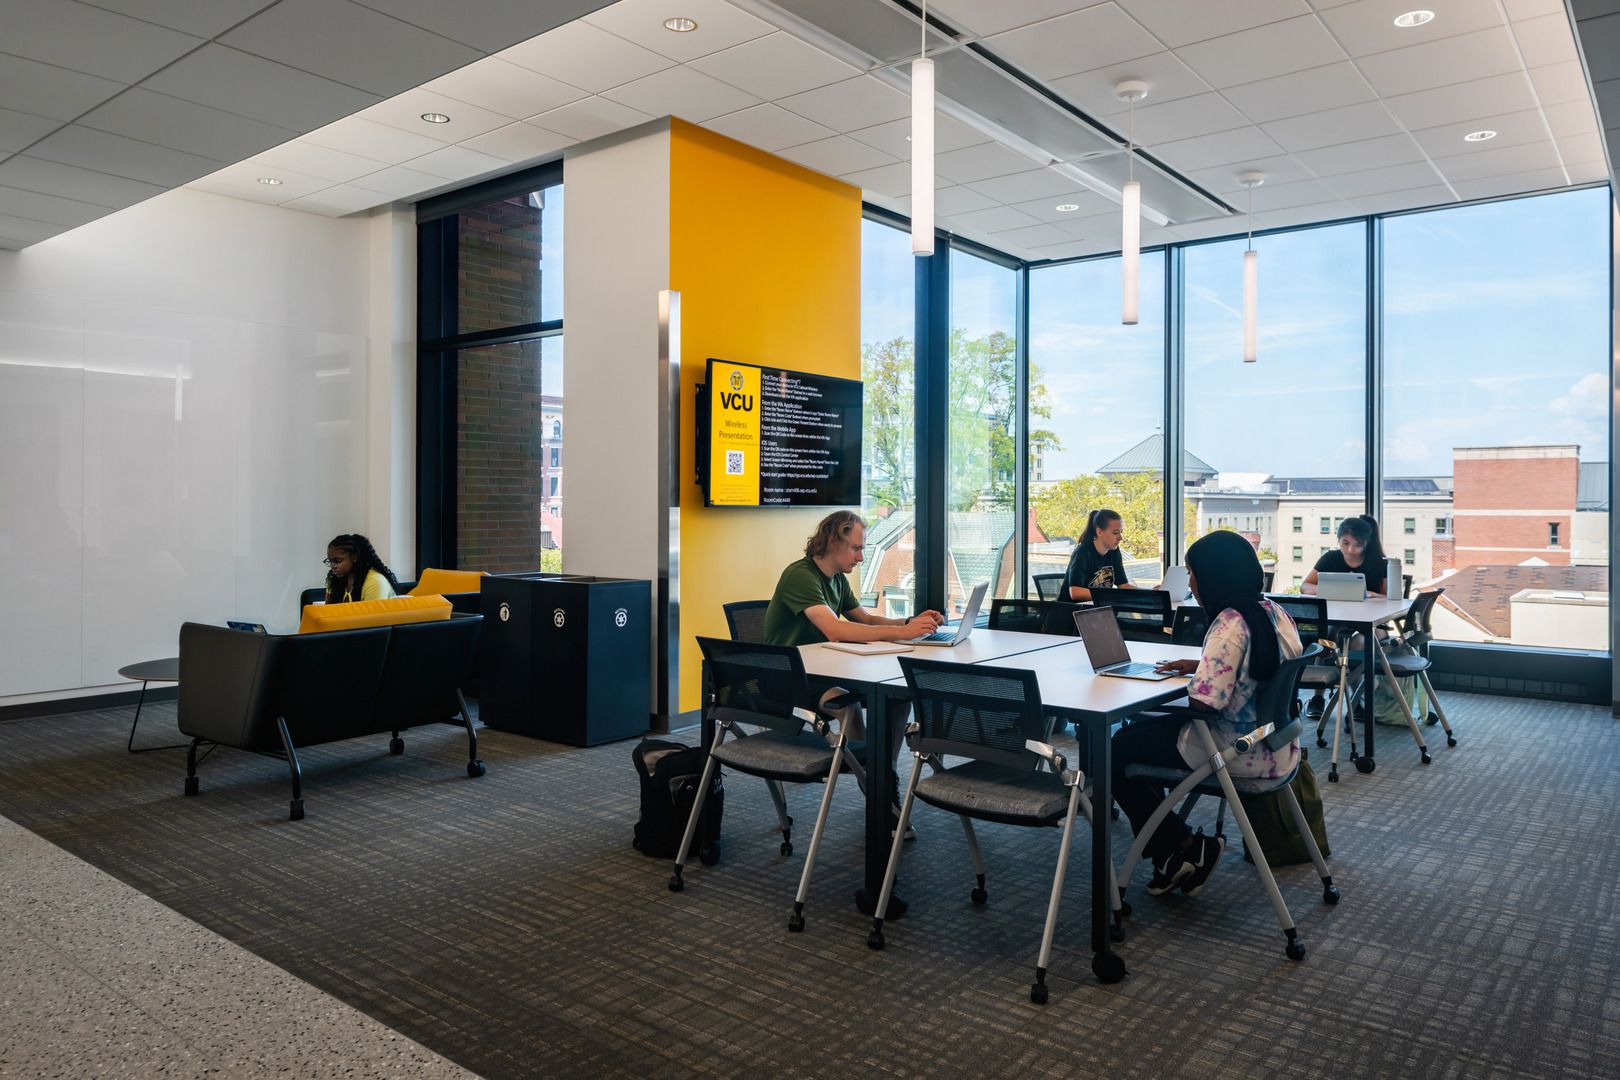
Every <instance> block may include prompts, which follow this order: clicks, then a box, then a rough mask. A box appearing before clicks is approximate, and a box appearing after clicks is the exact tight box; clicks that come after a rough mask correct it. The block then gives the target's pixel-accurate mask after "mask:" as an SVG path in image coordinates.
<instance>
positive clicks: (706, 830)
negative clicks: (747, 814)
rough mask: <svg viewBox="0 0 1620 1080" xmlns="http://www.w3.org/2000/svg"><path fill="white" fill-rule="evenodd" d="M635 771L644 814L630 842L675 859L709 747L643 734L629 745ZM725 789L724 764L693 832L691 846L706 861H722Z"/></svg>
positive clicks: (641, 849) (644, 850)
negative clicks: (635, 745)
mask: <svg viewBox="0 0 1620 1080" xmlns="http://www.w3.org/2000/svg"><path fill="white" fill-rule="evenodd" d="M630 760H631V761H633V762H635V766H636V775H637V776H638V777H640V778H641V820H640V821H637V822H636V834H635V838H634V839H633V840H632V841H631V843H633V844H635V847H636V850H637V851H639V852H641V853H642V854H643V855H652V856H654V857H656V858H660V859H673V858H674V857H675V853H676V852H677V851H679V850H680V847H681V837H682V836H683V835H684V834H685V832H686V823H687V821H688V820H690V819H691V817H692V804H693V803H695V802H696V801H697V791H698V784H699V782H701V781H702V779H703V765H704V763H705V762H706V761H707V760H708V752H707V751H705V750H704V749H703V748H702V747H700V746H687V745H686V744H685V743H678V742H671V741H669V740H667V739H643V740H642V741H641V743H640V745H638V746H637V747H636V748H635V749H634V750H632V751H630ZM725 804H726V789H725V785H724V784H723V783H722V782H721V779H720V770H719V769H718V768H716V769H715V771H714V779H713V780H711V781H710V782H709V796H708V798H706V799H704V800H703V816H702V817H701V818H699V819H698V827H697V832H696V833H695V834H694V835H693V837H692V851H691V852H689V853H688V855H689V856H690V855H693V854H695V855H696V856H697V857H698V859H699V860H700V861H701V862H702V863H703V865H704V866H713V865H714V864H715V863H717V862H719V861H720V815H721V813H722V812H723V811H724V810H725Z"/></svg>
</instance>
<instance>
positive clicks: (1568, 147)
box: [1558, 131, 1607, 168]
mask: <svg viewBox="0 0 1620 1080" xmlns="http://www.w3.org/2000/svg"><path fill="white" fill-rule="evenodd" d="M1558 153H1559V154H1560V155H1561V156H1562V157H1563V159H1564V165H1565V167H1566V168H1567V167H1568V166H1571V165H1577V164H1585V163H1586V162H1589V161H1598V162H1606V161H1607V158H1606V157H1605V155H1604V144H1603V137H1602V136H1601V135H1599V134H1598V133H1597V132H1595V131H1589V132H1587V133H1586V134H1584V135H1570V136H1567V137H1566V138H1562V139H1559V140H1558Z"/></svg>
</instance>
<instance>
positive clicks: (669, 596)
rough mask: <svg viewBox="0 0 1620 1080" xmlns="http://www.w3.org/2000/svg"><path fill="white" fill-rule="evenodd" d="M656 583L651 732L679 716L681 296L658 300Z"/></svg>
mask: <svg viewBox="0 0 1620 1080" xmlns="http://www.w3.org/2000/svg"><path fill="white" fill-rule="evenodd" d="M658 378H659V388H658V394H659V402H658V501H657V506H656V508H655V509H656V511H657V516H658V524H657V529H658V580H657V582H656V583H655V584H656V588H655V589H654V592H655V596H656V599H655V604H656V607H657V611H656V612H655V613H654V619H653V633H654V636H655V640H654V642H653V649H654V669H653V698H654V702H653V730H655V731H668V730H669V729H670V726H671V721H672V720H673V719H675V718H676V717H677V716H678V715H679V713H680V711H681V294H680V293H678V292H675V291H672V290H670V289H664V290H662V291H661V292H659V294H658Z"/></svg>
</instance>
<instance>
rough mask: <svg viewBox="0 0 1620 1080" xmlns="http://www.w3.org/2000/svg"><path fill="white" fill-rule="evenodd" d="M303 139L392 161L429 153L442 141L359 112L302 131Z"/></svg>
mask: <svg viewBox="0 0 1620 1080" xmlns="http://www.w3.org/2000/svg"><path fill="white" fill-rule="evenodd" d="M302 138H303V140H304V141H305V142H309V143H314V144H315V145H317V146H329V147H331V148H332V149H333V150H342V151H343V152H344V153H346V154H356V155H359V156H360V157H365V158H371V159H372V160H373V161H382V162H387V163H394V162H400V161H408V160H410V159H411V158H413V157H421V156H422V155H423V154H431V153H432V152H433V151H435V150H437V149H438V148H439V147H441V146H443V145H444V144H443V143H441V142H439V141H438V140H437V139H430V138H428V137H427V136H425V135H418V134H416V133H415V132H413V131H404V130H401V129H400V128H396V127H389V126H388V125H387V124H379V123H377V122H376V121H374V120H366V119H364V118H363V117H359V116H346V117H344V118H343V119H342V120H338V121H336V122H334V123H331V124H327V125H326V126H325V127H323V128H317V129H316V130H314V131H311V132H309V133H308V134H306V135H304V136H303V137H302Z"/></svg>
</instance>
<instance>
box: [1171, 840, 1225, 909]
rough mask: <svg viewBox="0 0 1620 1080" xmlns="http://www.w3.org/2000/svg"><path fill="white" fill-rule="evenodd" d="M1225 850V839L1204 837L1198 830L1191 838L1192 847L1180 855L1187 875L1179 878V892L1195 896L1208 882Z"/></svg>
mask: <svg viewBox="0 0 1620 1080" xmlns="http://www.w3.org/2000/svg"><path fill="white" fill-rule="evenodd" d="M1225 850H1226V837H1224V836H1205V835H1204V830H1203V829H1199V830H1198V835H1197V836H1195V837H1193V846H1192V848H1191V849H1190V850H1188V851H1183V852H1182V853H1181V858H1182V859H1183V865H1184V866H1186V867H1187V873H1186V875H1185V876H1184V877H1182V878H1181V891H1182V892H1184V893H1186V894H1187V895H1188V896H1197V895H1198V894H1199V892H1200V891H1202V890H1203V888H1204V883H1205V882H1207V881H1208V880H1209V875H1210V874H1212V873H1214V872H1215V864H1216V863H1217V862H1219V861H1220V858H1221V852H1223V851H1225Z"/></svg>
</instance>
